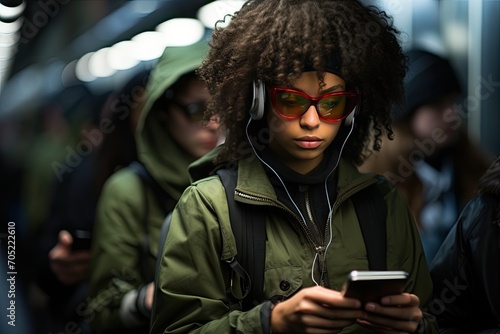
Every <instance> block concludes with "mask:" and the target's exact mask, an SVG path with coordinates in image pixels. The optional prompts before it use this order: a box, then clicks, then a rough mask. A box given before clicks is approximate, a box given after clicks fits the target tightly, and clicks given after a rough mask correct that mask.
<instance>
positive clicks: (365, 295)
mask: <svg viewBox="0 0 500 334" xmlns="http://www.w3.org/2000/svg"><path fill="white" fill-rule="evenodd" d="M407 280H408V273H407V272H405V271H370V270H365V271H363V270H354V271H351V272H350V273H349V275H348V276H347V280H346V281H345V283H344V285H343V287H342V293H343V295H344V297H349V298H355V299H358V300H359V301H361V303H363V304H364V303H366V302H376V303H378V302H380V299H381V298H382V297H385V296H391V295H399V294H401V293H403V291H404V287H405V284H406V281H407Z"/></svg>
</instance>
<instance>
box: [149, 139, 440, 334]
mask: <svg viewBox="0 0 500 334" xmlns="http://www.w3.org/2000/svg"><path fill="white" fill-rule="evenodd" d="M216 150H217V149H216ZM213 154H216V153H215V152H214V153H213ZM211 158H212V157H211V156H210V154H209V155H206V156H205V157H203V158H201V159H200V160H198V161H197V162H196V163H195V164H193V165H192V167H193V169H192V171H193V175H194V173H196V174H197V175H198V176H200V175H202V174H199V170H198V168H202V169H205V170H206V166H204V164H206V162H207V161H208V160H209V159H211ZM337 176H338V184H337V194H338V195H337V199H336V201H335V203H334V204H333V225H332V229H333V231H332V232H333V233H332V235H333V239H332V243H331V245H330V247H329V248H328V251H327V257H326V258H327V271H328V274H327V282H326V286H327V287H329V288H332V289H335V290H337V291H340V290H341V288H342V284H343V282H344V280H345V278H346V276H347V274H348V273H349V272H350V271H351V270H368V260H367V255H366V249H365V246H364V241H363V237H362V234H361V230H360V227H359V224H358V222H357V216H356V212H355V209H354V206H353V204H352V201H351V196H352V195H353V194H355V193H356V192H358V191H359V190H360V189H363V188H365V187H367V186H369V185H370V184H373V183H375V182H377V180H378V178H376V177H375V176H374V175H373V174H360V173H359V172H358V171H357V169H356V168H355V167H354V166H353V165H352V164H350V163H348V162H346V161H344V160H341V161H340V164H339V167H338V170H337ZM384 187H386V188H387V192H386V194H385V196H384V199H385V202H386V204H387V211H388V219H387V269H388V270H404V271H407V272H408V273H410V276H409V280H408V282H407V285H406V288H405V291H407V292H411V293H414V294H416V295H417V296H418V297H419V298H420V301H421V307H422V308H424V307H425V305H426V304H427V303H428V302H429V300H430V297H431V293H432V281H431V278H430V274H429V271H428V268H427V264H426V261H425V256H424V253H423V251H422V245H421V243H420V239H419V234H418V231H417V229H416V226H415V222H414V220H413V216H412V214H411V212H410V211H409V209H408V206H407V204H406V202H405V200H404V199H403V197H402V196H401V195H400V194H399V193H398V192H397V190H396V189H395V188H394V187H392V185H390V184H389V183H388V182H387V184H386V185H384ZM235 200H236V201H241V202H245V203H248V204H251V205H253V206H254V207H255V210H259V208H262V207H263V206H267V207H272V208H274V209H271V210H266V213H267V223H266V234H267V241H266V260H265V261H266V263H265V273H264V276H265V277H264V287H263V289H264V295H265V298H266V299H271V297H273V296H275V295H280V296H283V297H285V298H288V297H290V296H292V295H293V294H294V293H295V292H297V291H298V290H299V289H301V288H304V287H310V286H314V285H315V283H314V282H313V280H312V278H311V270H312V264H313V262H314V256H315V251H314V250H313V247H311V244H310V243H309V242H308V239H307V237H306V234H305V232H304V228H302V227H301V226H300V224H299V221H298V220H296V221H293V222H291V221H290V219H286V216H287V214H286V212H287V211H288V212H289V211H290V209H287V208H286V207H285V205H284V204H283V203H281V202H280V201H279V200H278V198H277V196H276V192H275V190H274V188H273V186H272V184H271V183H270V181H269V179H268V177H267V175H266V173H265V171H264V168H263V166H262V164H261V162H260V161H258V160H257V159H255V158H254V159H246V158H245V159H242V160H240V162H239V165H238V180H237V186H236V189H235ZM290 224H292V225H293V226H292V228H291V226H290ZM164 247H165V248H164V251H163V253H162V255H161V265H160V269H159V272H158V282H157V285H156V291H155V299H156V304H155V305H154V307H153V316H152V329H151V333H152V334H159V333H188V332H189V333H217V334H223V333H255V334H258V333H268V332H269V313H270V302H264V303H261V304H259V305H257V306H255V307H254V308H252V309H250V310H249V311H245V312H242V311H239V310H231V309H230V307H229V301H228V294H227V291H228V289H229V287H230V282H231V273H232V272H231V269H230V267H229V265H228V263H227V262H226V261H227V260H230V259H231V258H232V257H233V256H235V255H236V253H237V249H236V244H235V239H234V235H233V234H232V230H231V224H230V221H229V213H228V206H227V200H226V195H225V191H224V188H223V186H222V183H221V182H220V180H219V178H218V177H217V176H209V177H206V178H203V179H201V180H198V181H196V182H194V183H193V184H192V185H191V186H190V187H188V188H187V190H186V191H185V192H184V194H183V196H182V197H181V199H180V200H179V202H178V203H177V207H176V208H175V210H174V212H173V217H172V221H171V225H170V230H169V233H168V235H167V239H166V241H165V244H164ZM317 267H318V266H317V265H316V267H315V268H316V269H317ZM316 277H318V275H316ZM283 282H286V284H283ZM235 287H239V284H238V282H237V281H234V282H233V289H234V288H235ZM240 292H241V291H240ZM423 323H424V324H425V328H426V329H425V331H423V332H422V333H437V326H436V323H435V319H434V318H433V317H432V316H430V315H428V314H425V321H424V322H423ZM342 333H372V332H371V331H370V330H368V329H366V328H362V327H360V326H358V325H352V326H350V327H348V328H345V329H344V330H343V331H342Z"/></svg>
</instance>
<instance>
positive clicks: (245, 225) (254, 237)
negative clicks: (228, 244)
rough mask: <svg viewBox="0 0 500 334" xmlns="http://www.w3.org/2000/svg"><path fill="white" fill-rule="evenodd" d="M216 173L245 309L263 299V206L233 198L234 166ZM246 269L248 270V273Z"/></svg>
mask: <svg viewBox="0 0 500 334" xmlns="http://www.w3.org/2000/svg"><path fill="white" fill-rule="evenodd" d="M217 175H218V176H219V178H220V179H221V182H222V184H223V185H224V188H225V190H226V197H227V204H228V209H229V218H230V220H231V228H232V230H233V234H234V238H235V241H236V248H237V251H238V254H237V255H236V257H235V258H234V259H232V261H230V263H229V264H230V266H231V268H232V269H233V271H234V272H235V273H236V274H237V275H239V276H240V280H241V283H242V286H241V288H242V292H243V297H239V298H238V297H236V296H234V294H233V293H232V291H230V295H232V297H233V298H235V299H237V300H238V299H239V300H240V304H241V305H240V306H241V309H242V310H244V311H245V310H249V309H251V308H252V307H253V306H255V305H257V304H259V303H260V302H262V301H263V299H264V294H263V287H264V268H265V257H266V217H265V214H264V210H255V209H253V210H251V209H250V208H247V207H246V206H247V205H246V204H244V203H240V202H236V201H235V200H234V190H235V188H236V183H237V179H238V174H237V170H236V169H219V170H217ZM248 273H249V274H248Z"/></svg>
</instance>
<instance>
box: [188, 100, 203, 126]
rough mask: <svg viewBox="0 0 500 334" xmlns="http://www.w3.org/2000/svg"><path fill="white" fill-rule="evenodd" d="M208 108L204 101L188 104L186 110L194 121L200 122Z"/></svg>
mask: <svg viewBox="0 0 500 334" xmlns="http://www.w3.org/2000/svg"><path fill="white" fill-rule="evenodd" d="M206 109H207V105H206V104H205V103H204V102H198V103H190V104H188V105H186V106H185V109H184V110H185V112H186V114H187V115H188V117H189V119H190V120H192V121H193V122H199V121H201V120H203V115H204V114H205V110H206Z"/></svg>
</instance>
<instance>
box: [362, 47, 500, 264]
mask: <svg viewBox="0 0 500 334" xmlns="http://www.w3.org/2000/svg"><path fill="white" fill-rule="evenodd" d="M405 55H406V56H407V59H408V72H407V74H406V76H405V99H406V103H405V105H404V107H402V108H399V109H394V110H393V112H392V115H391V117H392V121H393V123H392V129H393V132H394V133H393V135H391V134H388V135H387V136H384V140H383V141H382V143H381V150H380V151H379V152H374V153H373V154H371V155H370V156H369V157H368V158H367V159H366V160H365V163H364V164H363V165H362V166H361V167H360V170H361V171H364V172H375V173H377V174H382V175H384V176H386V177H387V178H389V179H390V180H391V181H392V182H393V183H394V184H396V186H397V187H398V188H399V190H400V191H401V192H402V193H403V195H404V196H405V197H406V198H407V200H408V202H409V204H410V207H411V209H412V211H413V213H414V215H415V218H416V222H417V224H418V227H419V231H420V235H421V239H422V243H423V246H424V251H425V253H426V259H427V261H428V263H430V262H431V261H432V259H433V258H434V255H435V253H436V251H437V250H438V248H439V246H440V245H441V243H442V242H443V240H444V238H445V237H446V235H447V233H448V231H449V230H450V228H451V226H452V225H453V223H454V222H455V221H456V219H457V217H458V214H459V213H460V212H461V210H462V209H463V207H464V206H465V204H466V203H467V201H468V200H470V199H471V198H472V197H473V196H474V192H475V187H476V184H477V181H478V179H479V178H480V177H481V175H482V174H483V173H484V172H485V171H486V170H487V168H488V167H489V165H490V164H491V162H492V160H493V158H492V157H490V156H488V155H487V154H486V153H485V152H484V151H483V150H482V149H481V148H480V147H479V146H478V144H477V143H474V141H473V140H472V139H471V138H470V137H469V136H468V134H467V132H466V127H465V119H464V115H465V112H464V110H463V109H464V108H463V107H464V106H463V105H462V104H460V103H461V101H463V90H462V87H461V86H460V83H459V80H458V78H457V75H456V73H455V71H454V69H453V67H452V65H451V64H450V62H449V61H448V60H447V59H445V58H443V57H441V56H438V55H436V54H434V53H431V52H429V51H425V50H419V49H412V50H409V51H407V52H406V53H405ZM392 137H394V140H391V139H392ZM471 162H474V163H471Z"/></svg>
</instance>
